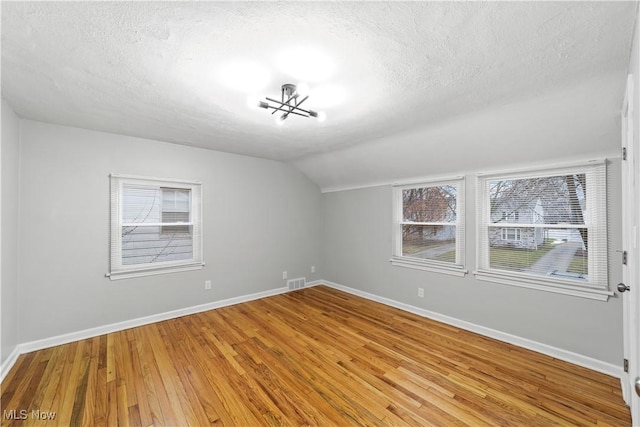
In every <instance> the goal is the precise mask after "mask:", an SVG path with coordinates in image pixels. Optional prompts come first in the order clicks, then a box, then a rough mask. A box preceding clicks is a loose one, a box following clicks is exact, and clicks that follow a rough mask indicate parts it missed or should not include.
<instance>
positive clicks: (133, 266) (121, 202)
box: [107, 175, 203, 280]
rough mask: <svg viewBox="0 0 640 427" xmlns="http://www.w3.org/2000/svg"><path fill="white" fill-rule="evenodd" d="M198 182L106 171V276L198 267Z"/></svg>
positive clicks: (200, 258) (200, 265)
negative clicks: (108, 210)
mask: <svg viewBox="0 0 640 427" xmlns="http://www.w3.org/2000/svg"><path fill="white" fill-rule="evenodd" d="M201 190H202V189H201V184H199V183H193V182H181V181H165V180H159V179H155V178H137V177H127V176H118V175H111V263H110V272H109V273H108V274H107V276H109V277H110V278H111V279H112V280H115V279H123V278H128V277H138V276H146V275H150V274H161V273H169V272H175V271H186V270H194V269H199V268H202V266H203V262H202V243H201V242H202V226H201V206H202V203H201V198H202V195H201V194H202V191H201Z"/></svg>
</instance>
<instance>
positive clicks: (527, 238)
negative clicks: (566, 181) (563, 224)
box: [489, 198, 544, 250]
mask: <svg viewBox="0 0 640 427" xmlns="http://www.w3.org/2000/svg"><path fill="white" fill-rule="evenodd" d="M491 222H492V223H494V224H495V223H497V224H499V223H505V224H509V225H510V226H509V227H490V229H489V241H490V246H491V247H507V248H517V249H534V250H535V249H538V248H539V247H540V246H542V245H543V244H544V229H543V228H541V227H517V226H514V225H517V224H523V225H524V224H543V223H544V209H543V208H542V202H541V201H540V199H539V198H538V199H535V200H532V201H530V202H527V203H524V204H523V203H522V201H521V200H508V201H506V202H504V203H502V204H501V205H500V206H499V207H498V208H497V209H495V211H494V212H493V213H492V214H491Z"/></svg>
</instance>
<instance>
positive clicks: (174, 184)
mask: <svg viewBox="0 0 640 427" xmlns="http://www.w3.org/2000/svg"><path fill="white" fill-rule="evenodd" d="M126 184H136V185H149V186H154V187H158V188H159V189H162V188H177V189H188V190H190V192H191V215H190V221H189V222H188V223H180V224H181V225H189V226H191V227H193V237H192V239H193V240H192V242H193V256H192V258H191V259H186V260H177V261H166V262H157V263H147V264H138V265H123V263H122V227H123V226H126V224H124V223H123V222H122V195H123V187H124V185H126ZM160 191H161V190H160ZM110 194H111V212H110V214H111V218H110V222H111V244H110V257H109V272H108V273H107V274H106V276H107V277H109V279H111V280H119V279H128V278H133V277H143V276H150V275H156V274H165V273H175V272H180V271H190V270H199V269H201V268H202V267H203V266H204V261H203V256H202V232H203V230H202V205H203V204H202V184H201V183H200V182H195V181H181V180H169V179H164V178H152V177H140V176H134V175H117V174H111V175H110ZM159 225H162V224H159ZM167 225H173V224H167Z"/></svg>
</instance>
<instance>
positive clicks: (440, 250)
mask: <svg viewBox="0 0 640 427" xmlns="http://www.w3.org/2000/svg"><path fill="white" fill-rule="evenodd" d="M455 249H456V244H455V243H450V244H447V245H442V246H438V247H436V248H431V249H425V250H424V251H420V252H416V253H414V254H410V255H409V254H408V256H410V257H413V258H422V259H434V258H436V257H438V256H440V255H442V254H446V253H447V252H451V251H453V250H455Z"/></svg>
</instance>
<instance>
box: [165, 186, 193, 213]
mask: <svg viewBox="0 0 640 427" xmlns="http://www.w3.org/2000/svg"><path fill="white" fill-rule="evenodd" d="M189 197H190V190H188V189H181V188H163V189H162V210H163V211H166V212H189V204H190V203H189Z"/></svg>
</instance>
